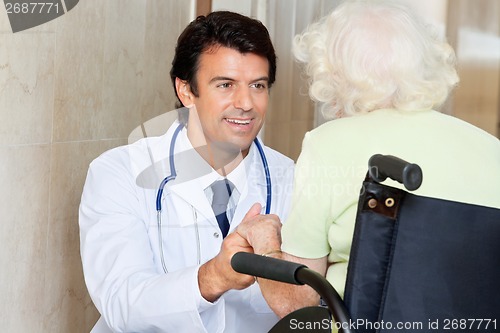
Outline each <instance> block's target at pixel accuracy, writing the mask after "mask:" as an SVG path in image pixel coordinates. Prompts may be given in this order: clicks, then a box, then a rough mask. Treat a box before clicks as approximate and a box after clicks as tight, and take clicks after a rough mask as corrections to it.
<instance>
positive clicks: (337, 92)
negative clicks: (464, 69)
mask: <svg viewBox="0 0 500 333" xmlns="http://www.w3.org/2000/svg"><path fill="white" fill-rule="evenodd" d="M293 53H294V56H295V58H296V59H297V60H298V61H299V62H302V63H304V65H305V72H306V74H307V76H308V78H309V95H310V97H311V98H312V99H313V100H314V101H318V102H321V108H322V112H323V115H324V116H325V118H327V119H333V118H336V117H341V116H350V115H356V114H363V113H366V112H370V111H372V110H376V109H380V108H396V109H399V110H404V111H413V110H427V109H437V108H438V107H439V106H440V105H442V104H443V103H444V102H445V101H446V99H447V97H448V95H449V93H450V91H451V90H452V89H453V88H454V86H456V85H457V83H458V81H459V79H458V75H457V72H456V69H455V63H456V58H455V53H454V51H453V49H452V47H451V46H450V45H449V44H448V43H447V42H446V41H445V40H444V38H440V37H439V34H438V33H436V31H435V30H433V29H432V27H430V26H429V25H427V24H425V23H424V22H423V21H422V20H421V19H420V18H418V17H417V16H416V15H415V14H413V12H412V10H411V9H410V8H407V7H405V6H403V5H402V4H401V3H397V2H388V1H378V0H353V1H346V2H344V3H342V4H341V5H339V6H338V7H336V8H335V10H334V11H333V12H332V13H330V14H329V15H327V16H325V17H323V18H322V19H320V20H319V21H317V22H316V23H313V24H311V25H310V26H309V27H308V28H307V29H306V30H305V32H303V33H302V34H300V35H297V36H295V39H294V42H293Z"/></svg>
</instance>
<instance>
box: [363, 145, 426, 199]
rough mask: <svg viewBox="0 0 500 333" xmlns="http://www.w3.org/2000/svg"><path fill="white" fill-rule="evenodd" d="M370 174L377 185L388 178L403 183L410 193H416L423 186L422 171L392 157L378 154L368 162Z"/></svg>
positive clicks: (416, 166)
mask: <svg viewBox="0 0 500 333" xmlns="http://www.w3.org/2000/svg"><path fill="white" fill-rule="evenodd" d="M368 173H369V175H370V177H371V178H372V179H373V180H374V181H376V182H377V183H381V182H383V181H384V180H386V179H387V177H389V178H391V179H393V180H395V181H397V182H399V183H401V184H403V185H404V187H405V188H406V189H407V190H408V191H415V190H416V189H418V188H419V187H420V185H421V184H422V179H423V174H422V169H421V168H420V167H419V166H418V165H417V164H413V163H408V162H406V161H404V160H402V159H400V158H398V157H395V156H392V155H381V154H376V155H373V156H372V157H370V160H369V161H368Z"/></svg>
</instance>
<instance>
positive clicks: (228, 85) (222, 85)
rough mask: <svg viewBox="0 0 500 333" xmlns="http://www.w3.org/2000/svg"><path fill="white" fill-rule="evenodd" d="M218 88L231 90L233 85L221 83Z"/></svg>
mask: <svg viewBox="0 0 500 333" xmlns="http://www.w3.org/2000/svg"><path fill="white" fill-rule="evenodd" d="M217 87H219V88H229V87H231V83H229V82H226V83H221V84H219V85H218V86H217Z"/></svg>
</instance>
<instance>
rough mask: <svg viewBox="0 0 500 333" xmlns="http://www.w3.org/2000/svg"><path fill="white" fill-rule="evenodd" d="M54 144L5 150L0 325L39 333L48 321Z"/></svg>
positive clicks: (0, 183) (1, 163)
mask: <svg viewBox="0 0 500 333" xmlns="http://www.w3.org/2000/svg"><path fill="white" fill-rule="evenodd" d="M49 184H50V145H25V146H15V147H5V146H2V147H0V189H1V194H0V195H1V199H0V212H2V215H1V218H0V220H1V222H2V223H0V244H1V245H0V246H1V249H2V250H1V251H0V267H1V269H0V299H1V300H2V301H1V302H0V323H2V331H4V332H38V331H39V329H40V323H41V322H42V320H43V317H44V307H43V304H44V293H43V290H44V285H45V283H46V281H47V279H48V278H49V277H47V276H46V275H45V274H44V273H45V268H46V259H47V253H46V244H47V232H48V231H47V223H48V221H49V209H48V208H49V200H50V196H49Z"/></svg>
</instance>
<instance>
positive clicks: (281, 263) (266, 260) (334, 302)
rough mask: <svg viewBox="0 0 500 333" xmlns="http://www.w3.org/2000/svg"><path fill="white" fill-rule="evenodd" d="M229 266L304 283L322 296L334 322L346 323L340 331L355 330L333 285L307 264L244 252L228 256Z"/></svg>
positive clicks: (286, 281)
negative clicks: (351, 326)
mask: <svg viewBox="0 0 500 333" xmlns="http://www.w3.org/2000/svg"><path fill="white" fill-rule="evenodd" d="M231 266H232V267H233V269H234V270H235V271H236V272H238V273H242V274H248V275H253V276H256V277H260V278H264V279H268V280H274V281H278V282H285V283H290V284H297V285H304V284H307V285H308V286H310V287H312V288H313V289H314V290H316V292H317V293H318V294H319V295H320V296H321V297H322V298H323V300H324V301H325V302H326V304H327V305H328V309H329V310H330V313H331V314H332V315H333V318H334V319H335V321H336V322H338V323H347V325H346V324H344V325H341V327H340V329H339V332H343V333H355V331H354V330H352V329H351V328H350V325H349V324H350V323H351V317H350V315H349V312H348V311H347V308H346V306H345V304H344V302H343V301H342V298H341V297H340V295H339V294H338V293H337V291H336V290H335V288H333V287H332V285H331V284H330V283H329V282H328V281H327V280H326V279H325V277H324V276H322V275H321V274H319V273H318V272H316V271H314V270H312V269H310V268H308V267H307V266H305V265H302V264H297V263H294V262H291V261H286V260H281V259H276V258H271V257H264V256H259V255H257V254H253V253H247V252H238V253H235V254H234V255H233V257H232V258H231Z"/></svg>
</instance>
